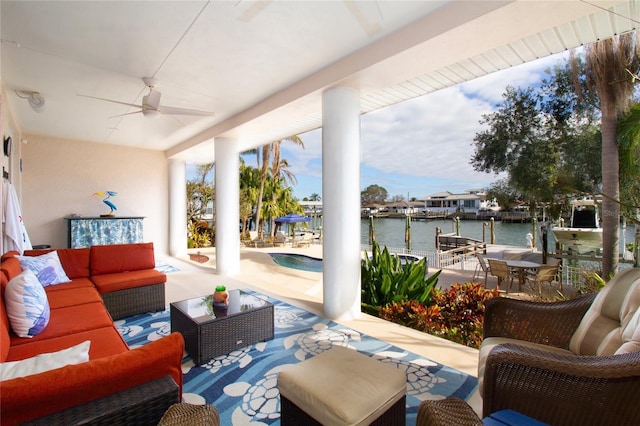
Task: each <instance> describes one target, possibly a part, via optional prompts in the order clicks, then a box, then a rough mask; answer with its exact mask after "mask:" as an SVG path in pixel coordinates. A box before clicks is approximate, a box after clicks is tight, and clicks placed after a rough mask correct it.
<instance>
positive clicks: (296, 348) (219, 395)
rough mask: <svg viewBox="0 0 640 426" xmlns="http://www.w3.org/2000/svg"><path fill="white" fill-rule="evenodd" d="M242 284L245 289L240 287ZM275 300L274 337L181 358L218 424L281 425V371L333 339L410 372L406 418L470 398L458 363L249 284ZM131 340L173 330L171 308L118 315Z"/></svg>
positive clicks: (187, 383)
mask: <svg viewBox="0 0 640 426" xmlns="http://www.w3.org/2000/svg"><path fill="white" fill-rule="evenodd" d="M245 291H247V290H245ZM249 292H251V293H253V294H254V295H256V296H257V297H261V298H264V299H266V300H268V301H269V302H271V303H273V304H274V305H275V306H274V308H275V309H274V321H275V337H274V339H273V340H269V341H267V342H259V343H257V344H254V345H251V346H248V347H246V348H243V349H240V350H236V351H233V352H231V353H229V354H227V355H224V356H220V357H217V358H214V359H212V360H211V361H209V362H207V363H205V364H202V365H194V363H193V361H192V359H191V357H189V356H186V357H185V358H184V359H183V362H182V371H183V373H184V388H183V398H184V401H185V402H191V403H196V404H202V403H209V404H213V405H214V406H215V407H216V408H217V409H218V411H219V412H220V417H221V424H223V425H279V424H280V397H279V393H278V387H277V377H278V372H279V371H280V370H281V369H282V368H283V367H286V366H287V365H289V364H296V363H298V362H301V361H304V360H305V359H308V358H311V357H313V356H314V355H317V354H319V353H321V352H324V351H326V350H328V349H330V348H331V347H332V346H348V347H351V348H354V349H356V350H358V351H359V352H361V353H363V354H365V355H367V356H370V357H373V358H375V359H378V360H380V361H382V362H386V363H389V364H392V365H394V366H396V367H397V368H399V369H401V370H403V371H404V372H405V373H406V375H407V425H415V422H416V415H417V410H418V405H420V402H421V401H423V400H425V399H442V398H445V397H448V396H456V397H458V398H462V399H467V398H468V397H469V396H470V395H471V394H472V393H473V392H474V390H475V389H476V387H477V379H476V378H475V377H473V376H469V375H467V374H465V373H462V372H460V371H457V370H455V369H452V368H449V367H446V366H444V365H441V364H438V363H436V362H433V361H431V360H429V359H426V358H423V357H420V356H418V355H415V354H413V353H411V352H407V351H405V350H402V349H400V348H398V347H396V346H393V345H390V344H388V343H386V342H383V341H380V340H377V339H374V338H373V337H370V336H368V335H365V334H362V333H359V332H357V331H354V330H352V329H349V328H347V327H343V326H341V325H339V324H337V323H335V322H333V321H330V320H328V319H326V318H322V317H320V316H317V315H315V314H312V313H310V312H308V311H305V310H303V309H300V308H296V307H294V306H291V305H289V304H287V303H284V302H282V301H279V300H275V299H272V298H269V297H267V296H263V295H261V294H258V293H255V292H252V291H249ZM116 325H117V327H118V329H119V331H120V333H121V334H122V335H123V337H124V339H125V340H126V342H127V344H128V345H129V346H130V347H136V346H141V345H144V344H145V343H148V342H150V341H153V340H157V339H159V338H160V337H162V336H164V335H167V334H169V333H170V332H171V324H170V320H169V310H168V309H167V310H165V311H163V312H156V313H150V314H142V315H136V316H133V317H129V318H125V319H123V320H120V321H116Z"/></svg>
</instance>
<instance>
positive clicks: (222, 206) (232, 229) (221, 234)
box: [214, 138, 240, 275]
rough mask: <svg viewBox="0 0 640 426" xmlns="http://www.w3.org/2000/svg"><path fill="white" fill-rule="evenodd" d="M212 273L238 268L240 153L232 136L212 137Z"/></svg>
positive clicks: (232, 272)
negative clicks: (213, 171)
mask: <svg viewBox="0 0 640 426" xmlns="http://www.w3.org/2000/svg"><path fill="white" fill-rule="evenodd" d="M214 146H215V148H214V149H215V155H216V166H215V175H216V273H217V274H218V275H234V274H237V273H238V272H239V271H240V172H239V169H240V154H239V153H238V141H237V140H235V139H226V138H216V140H215V144H214Z"/></svg>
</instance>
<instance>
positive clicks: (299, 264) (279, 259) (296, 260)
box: [269, 253, 322, 272]
mask: <svg viewBox="0 0 640 426" xmlns="http://www.w3.org/2000/svg"><path fill="white" fill-rule="evenodd" d="M269 255H270V256H271V257H272V258H273V261H274V262H276V263H277V264H278V265H280V266H284V267H285V268H293V269H299V270H301V271H310V272H322V259H318V258H315V257H311V256H305V255H304V254H295V253H269Z"/></svg>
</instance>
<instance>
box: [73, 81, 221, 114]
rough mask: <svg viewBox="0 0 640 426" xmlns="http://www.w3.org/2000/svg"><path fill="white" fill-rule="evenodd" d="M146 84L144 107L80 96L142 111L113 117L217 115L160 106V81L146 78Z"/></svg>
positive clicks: (143, 99)
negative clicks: (157, 88) (157, 87)
mask: <svg viewBox="0 0 640 426" xmlns="http://www.w3.org/2000/svg"><path fill="white" fill-rule="evenodd" d="M142 81H144V84H145V85H146V86H147V87H148V88H149V94H147V95H145V96H144V97H143V98H142V105H137V104H132V103H129V102H121V101H116V100H113V99H105V98H98V97H96V96H89V95H78V96H82V97H84V98H91V99H98V100H100V101H106V102H112V103H114V104H120V105H126V106H130V107H134V108H140V111H134V112H128V113H126V114H120V115H115V116H113V117H122V116H125V115H133V114H140V113H142V115H144V116H145V117H159V116H160V115H161V114H167V115H200V116H208V117H212V116H214V115H215V114H214V113H213V112H208V111H200V110H197V109H188V108H177V107H170V106H164V105H160V96H161V95H162V94H161V93H160V92H158V91H157V90H155V87H156V86H157V85H158V80H156V79H155V78H152V77H144V78H143V79H142Z"/></svg>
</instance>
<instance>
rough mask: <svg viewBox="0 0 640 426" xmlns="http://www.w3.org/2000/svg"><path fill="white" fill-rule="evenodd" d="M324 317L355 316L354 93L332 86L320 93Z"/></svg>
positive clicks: (357, 263)
mask: <svg viewBox="0 0 640 426" xmlns="http://www.w3.org/2000/svg"><path fill="white" fill-rule="evenodd" d="M322 215H323V227H324V231H323V239H324V243H323V296H324V315H325V316H327V317H328V318H331V319H353V318H356V317H358V316H359V315H360V257H361V255H360V95H359V93H358V91H357V90H355V89H352V88H348V87H338V88H333V89H329V90H327V91H326V92H325V93H324V94H323V97H322Z"/></svg>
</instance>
